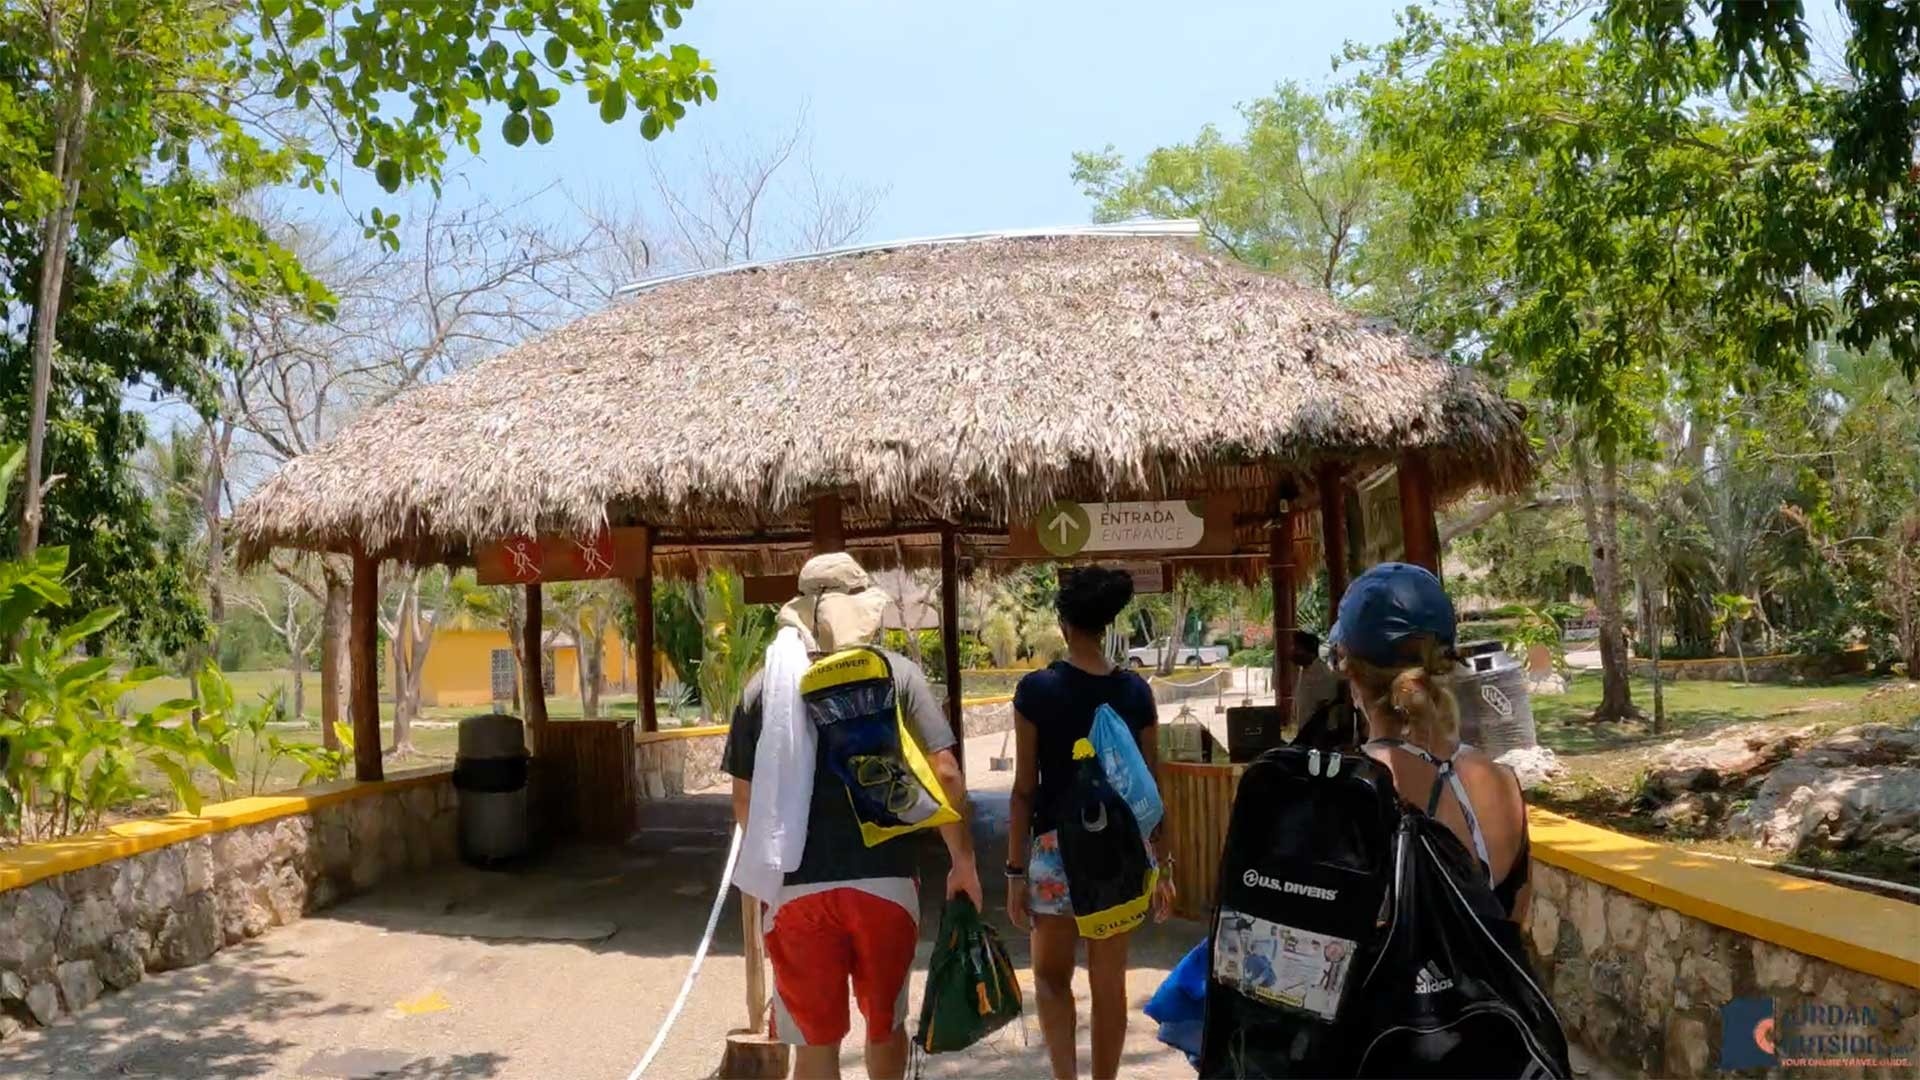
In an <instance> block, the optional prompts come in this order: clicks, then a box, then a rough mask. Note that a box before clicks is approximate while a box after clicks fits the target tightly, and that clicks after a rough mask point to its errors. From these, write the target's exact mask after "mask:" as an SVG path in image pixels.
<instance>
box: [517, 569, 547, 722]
mask: <svg viewBox="0 0 1920 1080" xmlns="http://www.w3.org/2000/svg"><path fill="white" fill-rule="evenodd" d="M526 589H527V621H526V623H525V625H524V626H523V627H522V629H521V632H520V648H521V650H522V653H523V655H522V656H521V657H520V672H521V674H522V675H523V676H524V677H525V678H526V680H527V686H526V691H527V715H526V716H524V717H521V719H523V720H525V721H526V723H527V742H528V744H529V746H530V747H531V749H532V751H533V756H535V757H539V756H540V751H541V745H540V743H541V737H542V736H544V735H545V734H546V732H547V680H546V675H545V667H546V649H545V648H544V646H545V644H546V641H545V639H546V629H545V627H544V626H543V625H542V624H543V623H544V622H545V620H544V619H543V618H542V617H541V613H540V586H539V585H538V584H534V585H528V586H527V587H526Z"/></svg>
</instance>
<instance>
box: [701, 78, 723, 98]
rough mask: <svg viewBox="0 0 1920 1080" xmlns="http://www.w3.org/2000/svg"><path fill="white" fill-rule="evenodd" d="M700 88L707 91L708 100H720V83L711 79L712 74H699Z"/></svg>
mask: <svg viewBox="0 0 1920 1080" xmlns="http://www.w3.org/2000/svg"><path fill="white" fill-rule="evenodd" d="M700 89H702V90H705V91H706V92H707V100H708V101H718V100H720V84H719V83H717V82H714V81H713V76H711V75H702V76H700Z"/></svg>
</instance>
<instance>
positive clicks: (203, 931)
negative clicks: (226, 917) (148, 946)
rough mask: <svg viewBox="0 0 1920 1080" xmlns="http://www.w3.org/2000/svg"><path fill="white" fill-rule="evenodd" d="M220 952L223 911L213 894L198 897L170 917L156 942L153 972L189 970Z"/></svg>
mask: <svg viewBox="0 0 1920 1080" xmlns="http://www.w3.org/2000/svg"><path fill="white" fill-rule="evenodd" d="M219 948H220V910H219V904H218V902H217V901H215V899H214V894H213V893H212V892H200V893H194V894H193V895H192V896H189V897H187V898H186V899H185V900H182V901H181V902H180V905H179V907H177V908H175V909H174V910H172V911H170V912H168V913H167V917H166V921H165V922H164V923H163V924H162V926H161V929H160V933H159V934H158V935H157V936H156V938H155V939H154V957H153V962H152V963H150V964H148V970H151V971H171V970H173V969H174V968H182V967H188V966H190V965H193V964H197V963H199V962H201V961H202V960H205V959H206V958H207V957H209V956H212V955H213V954H214V953H215V952H216V951H217V950H218V949H219Z"/></svg>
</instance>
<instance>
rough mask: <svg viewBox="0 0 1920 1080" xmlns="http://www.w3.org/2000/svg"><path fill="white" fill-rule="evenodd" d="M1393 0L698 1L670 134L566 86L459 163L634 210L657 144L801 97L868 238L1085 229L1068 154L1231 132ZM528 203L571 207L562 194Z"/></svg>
mask: <svg viewBox="0 0 1920 1080" xmlns="http://www.w3.org/2000/svg"><path fill="white" fill-rule="evenodd" d="M1400 6H1401V4H1399V3H1388V2H1383V0H1353V2H1349V3H1316V2H1307V0H1266V2H1217V0H1198V2H1190V3H1187V4H1166V3H1160V4H1147V3H1139V2H1136V0H1109V2H1106V3H1090V2H1079V0H1075V2H1054V0H1039V2H1035V0H979V2H971V3H966V4H960V3H952V2H948V0H938V2H935V0H820V2H815V3H802V2H797V0H705V2H702V3H700V4H699V5H698V6H696V7H695V8H694V10H693V12H692V13H691V14H690V15H689V16H688V18H687V20H686V22H685V23H684V24H683V26H682V27H681V29H680V30H679V31H678V32H677V33H676V36H675V40H681V41H686V42H688V43H689V44H692V45H694V46H696V47H697V48H699V49H700V50H701V51H702V52H703V53H705V54H706V56H707V57H708V58H709V60H710V61H711V62H712V63H713V65H714V67H715V69H716V77H717V78H718V79H719V81H720V98H719V100H718V101H717V102H715V103H713V104H710V105H705V106H701V107H700V108H697V109H695V110H692V111H691V112H690V113H689V115H688V117H687V119H686V120H685V121H683V122H682V123H681V125H680V127H679V128H678V129H677V130H676V131H674V132H672V133H670V134H668V135H665V136H663V137H662V138H661V139H660V140H659V141H658V142H656V143H652V144H649V143H646V142H645V141H643V140H642V139H641V138H640V136H639V133H638V130H637V123H636V120H635V115H636V114H629V116H628V118H627V121H626V122H623V123H622V124H620V125H616V126H614V127H607V126H604V125H602V124H601V123H600V122H599V120H598V118H597V116H596V115H595V114H594V111H593V107H592V106H590V105H588V104H587V103H586V102H585V100H584V98H583V97H579V96H575V97H572V98H569V99H568V100H567V101H565V102H563V104H562V105H561V107H560V108H559V109H558V110H556V116H555V120H556V124H555V127H556V129H557V131H556V134H555V137H554V140H553V142H552V143H550V144H549V145H547V146H545V147H535V146H534V145H533V144H531V143H529V144H528V145H526V146H524V147H521V148H519V149H512V148H509V147H507V146H505V144H503V143H501V142H500V141H499V140H498V139H497V137H490V138H488V139H487V141H486V145H485V148H484V153H483V158H484V161H483V163H482V164H481V165H480V167H477V168H474V167H469V168H468V169H466V170H463V171H464V173H465V176H466V177H467V181H466V182H467V183H469V184H471V185H472V186H473V188H474V190H475V194H476V195H480V196H484V197H486V198H488V199H489V200H505V199H509V198H513V197H524V196H526V195H528V194H530V193H534V192H539V191H541V190H542V189H544V188H546V187H547V186H548V185H550V184H552V183H553V182H554V181H561V182H564V183H565V184H567V185H569V186H570V187H572V188H574V189H575V190H586V191H594V192H601V193H606V194H612V195H616V196H618V195H622V194H627V195H628V196H629V197H631V198H634V199H636V200H638V201H639V202H640V203H641V205H643V206H644V205H646V203H647V200H648V196H649V189H650V181H649V177H648V166H649V155H653V156H654V157H655V160H657V161H658V163H659V164H661V165H662V166H663V167H664V168H665V169H666V170H667V171H668V172H669V173H675V172H678V171H681V170H683V168H684V163H685V162H686V161H687V160H688V159H689V158H690V157H691V156H692V155H694V154H697V153H698V152H699V150H700V148H701V145H702V143H708V144H714V145H717V146H721V147H724V146H726V145H729V144H734V145H738V144H744V143H751V142H753V141H754V140H762V141H764V140H765V139H767V138H769V137H771V136H773V135H775V134H777V133H779V132H780V131H781V130H783V129H785V128H790V127H791V126H792V124H793V122H794V119H795V117H796V116H797V115H798V114H799V113H800V111H801V110H802V109H805V110H806V113H807V116H808V118H809V121H810V124H809V126H810V128H811V131H812V137H813V160H814V163H815V165H816V167H817V168H818V169H819V171H820V172H821V173H822V174H823V175H826V176H836V177H839V178H842V179H845V180H847V181H850V182H853V183H857V184H861V185H868V186H875V187H885V188H886V189H887V193H886V195H885V197H884V198H883V199H882V201H881V202H880V205H879V208H878V211H877V212H876V214H875V216H874V219H873V222H872V224H871V226H870V227H869V229H868V230H867V233H866V238H867V239H870V240H885V239H894V238H902V237H909V236H920V235H928V234H938V233H948V232H958V231H966V230H973V229H985V228H1004V227H1019V226H1042V225H1056V224H1062V223H1069V222H1079V221H1084V220H1086V219H1087V216H1088V203H1087V200H1086V199H1085V198H1084V197H1082V196H1081V195H1080V193H1079V192H1078V191H1077V190H1076V189H1075V187H1074V185H1073V183H1072V182H1071V181H1070V179H1069V178H1068V171H1069V168H1070V155H1071V153H1072V152H1073V151H1075V150H1085V149H1098V148H1100V147H1102V146H1104V145H1106V144H1107V143H1113V144H1114V145H1115V146H1116V147H1118V148H1119V149H1120V150H1122V151H1123V152H1125V153H1126V154H1128V156H1129V157H1134V156H1138V155H1140V154H1143V153H1145V152H1146V151H1147V150H1150V149H1152V148H1153V147H1155V146H1158V145H1162V144H1164V143H1167V142H1172V141H1176V140H1185V139H1188V138H1191V137H1192V135H1193V134H1194V132H1196V131H1197V130H1198V129H1199V128H1200V126H1201V125H1202V124H1204V123H1207V122H1209V121H1212V122H1215V123H1218V124H1221V125H1223V126H1225V127H1229V128H1237V125H1238V120H1237V117H1236V115H1235V113H1234V107H1235V105H1236V104H1238V103H1239V102H1243V101H1246V100H1249V99H1251V98H1254V97H1257V96H1259V95H1261V94H1264V93H1266V92H1267V91H1268V90H1270V89H1271V88H1272V87H1273V85H1274V84H1275V83H1276V82H1278V81H1281V80H1284V79H1293V80H1297V81H1300V82H1302V83H1304V84H1307V85H1311V86H1324V85H1325V84H1326V83H1327V82H1328V81H1329V80H1330V79H1331V78H1332V71H1331V58H1332V56H1333V55H1334V53H1335V52H1337V51H1338V50H1339V49H1340V47H1341V45H1342V44H1343V43H1344V42H1345V41H1347V40H1349V39H1353V40H1363V41H1370V42H1373V41H1382V40H1385V39H1386V38H1388V37H1390V36H1391V35H1392V31H1393V15H1392V13H1393V12H1394V11H1395V10H1397V9H1398V8H1399V7H1400ZM489 134H490V135H491V133H489ZM538 202H539V204H541V205H542V207H543V208H544V209H547V210H550V211H551V212H552V213H564V212H565V211H566V209H567V202H566V199H565V197H564V196H561V195H560V194H558V193H550V194H547V195H545V196H543V197H542V198H541V199H540V200H538Z"/></svg>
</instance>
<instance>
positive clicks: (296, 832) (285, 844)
mask: <svg viewBox="0 0 1920 1080" xmlns="http://www.w3.org/2000/svg"><path fill="white" fill-rule="evenodd" d="M312 846H313V840H312V823H311V822H310V821H309V820H308V819H307V817H306V816H305V815H303V814H295V815H293V816H292V817H284V818H281V819H280V820H279V821H278V822H276V823H275V825H274V829H273V856H272V858H273V861H274V862H291V863H304V862H306V860H307V853H308V852H309V851H310V850H311V849H312Z"/></svg>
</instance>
